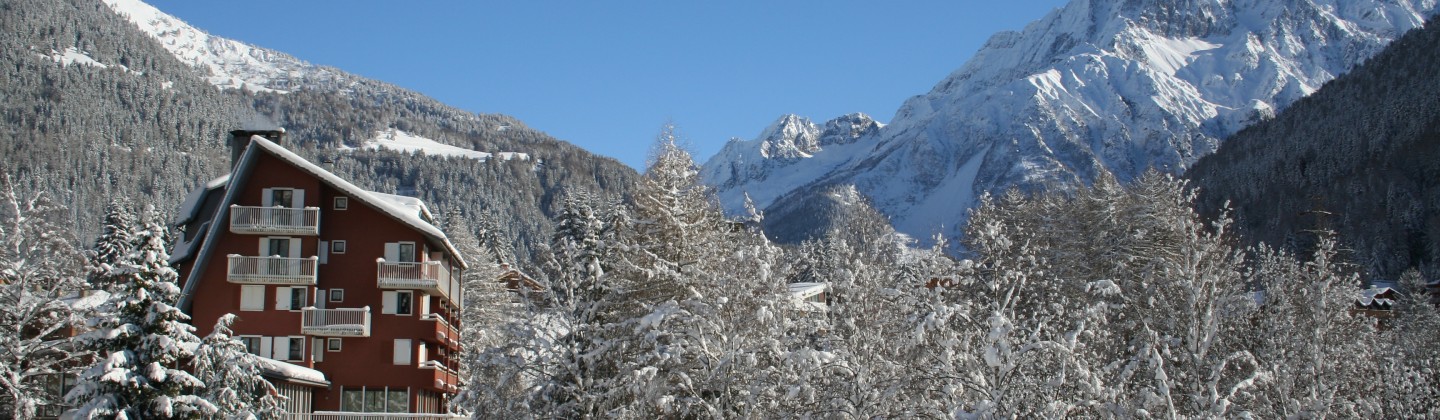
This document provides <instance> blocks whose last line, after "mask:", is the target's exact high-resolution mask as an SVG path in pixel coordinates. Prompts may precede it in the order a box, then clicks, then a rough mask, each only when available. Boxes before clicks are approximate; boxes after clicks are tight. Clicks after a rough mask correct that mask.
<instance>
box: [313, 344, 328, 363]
mask: <svg viewBox="0 0 1440 420" xmlns="http://www.w3.org/2000/svg"><path fill="white" fill-rule="evenodd" d="M310 358H311V359H315V361H316V362H323V361H325V339H323V338H316V339H314V340H311V341H310Z"/></svg>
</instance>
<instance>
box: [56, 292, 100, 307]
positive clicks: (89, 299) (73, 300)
mask: <svg viewBox="0 0 1440 420" xmlns="http://www.w3.org/2000/svg"><path fill="white" fill-rule="evenodd" d="M107 300H110V292H106V291H104V290H87V291H85V292H82V293H81V294H79V295H77V296H74V297H69V298H65V299H63V301H64V302H65V304H66V305H70V308H71V309H75V310H79V311H88V310H91V309H95V308H97V307H99V306H100V305H101V304H104V303H105V301H107Z"/></svg>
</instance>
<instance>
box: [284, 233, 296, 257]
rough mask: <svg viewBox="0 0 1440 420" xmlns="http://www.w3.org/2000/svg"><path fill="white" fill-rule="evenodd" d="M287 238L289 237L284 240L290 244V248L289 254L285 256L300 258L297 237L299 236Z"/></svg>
mask: <svg viewBox="0 0 1440 420" xmlns="http://www.w3.org/2000/svg"><path fill="white" fill-rule="evenodd" d="M289 239H290V240H288V241H285V242H287V243H289V244H290V250H289V254H290V255H286V256H287V257H290V258H300V239H299V238H289ZM282 255H283V254H282Z"/></svg>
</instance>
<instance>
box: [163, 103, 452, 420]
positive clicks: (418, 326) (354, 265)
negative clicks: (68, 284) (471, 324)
mask: <svg viewBox="0 0 1440 420" xmlns="http://www.w3.org/2000/svg"><path fill="white" fill-rule="evenodd" d="M231 134H232V135H233V138H232V139H231V151H232V153H231V159H232V165H233V166H232V170H231V173H230V175H229V176H228V177H222V178H220V179H217V180H214V181H211V182H210V183H209V184H207V185H206V186H204V187H202V188H201V189H199V190H197V191H196V192H194V193H192V194H191V195H190V197H189V198H187V199H186V202H185V204H184V205H183V206H182V207H183V208H182V209H181V214H180V215H179V220H178V223H179V224H181V225H182V226H183V227H184V232H183V234H182V238H181V239H180V242H179V244H177V246H176V247H175V251H174V253H175V256H174V257H172V263H174V264H175V266H176V267H177V269H178V270H179V271H180V275H181V279H182V281H183V283H182V285H181V287H182V288H183V296H182V297H181V301H180V308H181V309H182V310H184V311H185V312H186V313H188V314H190V316H191V317H192V318H193V320H192V322H193V323H194V325H195V326H196V327H197V329H198V330H199V331H197V334H199V335H200V336H204V335H205V334H209V333H210V329H211V328H212V326H213V324H214V322H215V321H214V320H215V319H217V318H219V317H220V316H221V315H224V314H227V313H233V314H236V315H238V316H239V320H238V321H236V322H235V324H234V325H233V326H232V328H233V329H234V331H235V335H236V336H239V337H241V339H242V340H243V341H244V342H245V343H246V344H247V345H248V346H249V347H250V350H251V352H252V353H255V354H259V355H261V356H264V357H267V358H270V359H274V360H277V361H280V362H284V363H269V364H270V365H271V366H272V369H270V371H271V372H270V373H271V375H269V376H272V377H273V378H274V379H273V381H274V382H275V383H276V385H277V387H279V388H280V389H281V391H282V392H283V393H284V394H285V395H287V396H290V397H291V401H290V402H289V405H288V408H289V409H290V410H291V412H312V411H315V412H324V411H330V412H351V413H354V412H390V413H397V412H399V413H445V412H446V403H447V402H448V399H449V398H450V397H451V396H452V395H454V393H455V392H456V391H457V390H458V388H457V386H458V383H459V378H458V376H457V375H456V373H455V372H456V370H455V369H456V368H457V367H458V363H459V356H460V342H459V339H460V336H459V329H458V326H459V322H460V321H459V319H457V317H458V316H459V312H460V300H461V292H460V284H459V282H458V279H459V277H460V276H459V274H460V270H463V269H465V262H464V261H463V260H462V259H461V257H460V256H459V254H458V253H457V252H456V250H455V247H454V246H453V245H452V244H451V243H450V241H449V240H448V239H447V238H446V237H445V234H444V232H441V231H440V229H437V228H436V227H435V226H434V224H433V218H432V216H431V214H430V211H429V210H428V209H427V208H426V207H425V205H424V203H422V202H421V201H420V200H418V199H414V198H410V197H402V196H396V195H390V194H382V193H377V192H372V191H365V190H363V189H361V188H359V187H356V186H355V185H354V184H351V183H350V182H348V181H346V180H344V179H341V178H340V177H337V176H335V175H334V174H331V173H330V172H329V171H326V170H325V169H322V168H321V167H319V166H317V165H315V164H313V163H311V162H309V161H306V160H305V159H303V158H301V157H300V156H298V155H296V154H295V153H292V152H290V151H289V150H286V149H285V148H284V147H282V146H281V145H280V144H279V143H281V141H282V140H283V138H284V130H283V129H277V130H266V131H245V130H237V131H234V132H232V133H231ZM287 364H288V365H287Z"/></svg>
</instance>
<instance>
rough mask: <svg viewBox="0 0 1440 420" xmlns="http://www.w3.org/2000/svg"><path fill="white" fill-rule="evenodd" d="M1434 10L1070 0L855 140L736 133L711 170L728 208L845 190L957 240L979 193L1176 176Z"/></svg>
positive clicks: (1244, 1)
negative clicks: (783, 143)
mask: <svg viewBox="0 0 1440 420" xmlns="http://www.w3.org/2000/svg"><path fill="white" fill-rule="evenodd" d="M1434 9H1435V0H1329V1H1322V0H1188V1H1170V0H1167V1H1160V0H1076V1H1074V2H1072V3H1070V4H1069V5H1067V6H1065V7H1064V8H1062V9H1059V10H1056V11H1055V12H1052V13H1051V14H1049V15H1048V16H1045V17H1044V18H1042V19H1040V20H1038V21H1036V22H1034V23H1031V24H1030V25H1028V26H1027V27H1026V28H1025V29H1024V30H1023V31H1020V32H1002V33H999V34H996V35H994V36H993V37H992V38H991V39H990V40H989V41H988V42H987V43H986V45H985V46H984V47H982V48H981V50H980V51H979V52H977V53H976V54H975V56H974V57H973V58H972V59H971V60H970V61H969V62H968V63H967V64H965V65H964V66H963V67H962V68H960V69H959V70H957V71H956V72H954V73H952V74H951V75H950V76H948V77H946V78H945V79H944V80H942V81H940V83H939V84H937V85H936V86H935V88H934V89H932V90H931V91H930V92H929V93H927V94H925V95H921V96H916V97H913V98H911V99H909V100H907V101H906V102H905V103H904V104H903V105H902V106H901V107H900V109H899V110H898V111H897V112H896V114H895V118H894V120H893V121H892V122H891V123H890V124H889V125H886V126H884V127H883V128H878V129H875V130H873V131H869V132H866V133H864V134H862V135H860V136H859V138H856V139H855V141H854V142H853V143H849V144H847V145H845V146H839V147H821V148H820V149H819V150H817V151H813V152H807V153H808V155H800V156H798V157H788V158H785V159H769V158H767V159H765V160H766V162H763V163H762V162H757V161H756V160H757V159H758V158H757V156H758V157H760V158H763V157H764V155H763V154H759V153H754V152H753V149H754V148H755V146H756V143H757V141H759V140H761V139H757V141H752V142H736V143H732V144H731V145H728V146H727V147H726V149H725V151H723V152H722V153H721V154H720V155H717V156H716V157H715V158H714V159H711V161H710V162H709V163H707V168H706V169H707V170H706V171H705V175H706V178H705V179H706V180H707V182H709V183H711V185H714V186H716V188H717V190H719V192H720V193H721V197H722V201H724V202H725V204H726V207H727V208H728V209H734V208H737V206H738V204H737V201H736V197H742V198H743V196H744V193H745V192H747V191H749V192H750V195H751V197H752V198H753V199H754V200H755V201H756V204H757V205H758V206H760V207H761V208H768V207H771V206H775V205H776V204H777V203H778V202H780V201H783V200H803V199H804V197H807V196H811V195H813V194H817V193H818V192H819V191H822V190H824V189H825V188H828V187H829V186H832V185H844V184H850V185H854V186H855V187H856V188H857V189H858V190H859V191H860V192H861V193H862V194H864V195H866V196H868V197H869V198H870V199H871V201H872V202H873V203H874V204H875V206H876V207H877V208H878V209H879V210H880V211H881V212H883V213H885V214H886V215H889V216H890V217H891V220H892V221H893V222H894V223H895V226H896V228H898V229H899V230H901V231H902V232H905V233H908V234H911V235H912V236H915V237H918V238H925V237H929V236H931V235H932V234H934V233H937V232H940V233H944V234H946V235H949V236H955V235H958V232H959V228H960V226H962V225H963V223H964V220H965V214H966V210H967V209H969V208H970V207H971V206H973V204H974V203H975V200H976V197H977V196H978V195H980V194H983V193H986V192H990V193H994V192H1000V191H1003V190H1005V189H1008V188H1011V187H1020V188H1034V187H1038V186H1044V185H1053V184H1059V185H1064V184H1070V183H1075V182H1087V181H1089V180H1093V179H1094V178H1095V177H1096V176H1097V175H1099V174H1102V173H1109V174H1113V175H1114V176H1116V177H1117V178H1119V179H1121V180H1128V179H1131V178H1133V177H1135V176H1136V175H1138V174H1140V173H1141V172H1143V171H1145V170H1146V169H1147V168H1152V167H1153V168H1157V169H1159V170H1162V171H1168V172H1175V173H1179V172H1183V171H1184V170H1185V169H1186V168H1187V167H1189V166H1190V165H1191V164H1193V163H1194V162H1195V161H1196V160H1197V159H1199V158H1200V157H1201V156H1204V155H1206V154H1208V153H1211V152H1213V151H1214V150H1215V149H1216V147H1217V146H1218V144H1219V142H1220V140H1221V139H1222V138H1223V137H1225V136H1227V135H1229V134H1231V133H1234V132H1236V131H1238V130H1239V129H1240V128H1242V127H1244V126H1246V125H1248V124H1250V123H1251V122H1254V121H1258V120H1263V119H1267V118H1270V117H1271V116H1273V115H1274V113H1275V112H1276V110H1278V109H1281V108H1284V107H1285V106H1287V105H1289V104H1290V103H1292V102H1294V101H1295V100H1297V99H1299V98H1301V97H1304V96H1305V95H1308V94H1310V93H1311V92H1313V91H1315V90H1316V89H1318V88H1319V87H1320V86H1321V85H1322V84H1324V83H1325V82H1326V81H1329V80H1330V79H1332V78H1334V77H1335V76H1336V75H1337V74H1340V73H1343V72H1345V71H1347V70H1348V69H1350V68H1351V67H1353V66H1355V65H1356V64H1358V63H1360V62H1362V61H1364V60H1365V59H1366V58H1368V57H1370V56H1371V55H1373V54H1374V53H1376V52H1378V51H1380V49H1381V48H1383V47H1384V46H1385V45H1386V44H1387V43H1389V42H1390V41H1391V40H1393V39H1395V38H1397V37H1398V36H1399V35H1401V34H1403V33H1404V32H1405V31H1407V30H1409V29H1412V28H1416V27H1419V26H1420V25H1422V23H1423V21H1424V19H1425V17H1427V16H1429V15H1430V14H1432V13H1433V11H1434ZM767 132H768V131H767ZM741 149H745V150H750V151H749V152H742V150H741ZM709 166H717V167H720V168H719V169H717V168H710V167H709ZM757 168H758V169H760V170H752V169H757ZM756 191H759V192H760V193H756ZM772 215H773V214H772Z"/></svg>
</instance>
